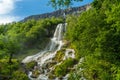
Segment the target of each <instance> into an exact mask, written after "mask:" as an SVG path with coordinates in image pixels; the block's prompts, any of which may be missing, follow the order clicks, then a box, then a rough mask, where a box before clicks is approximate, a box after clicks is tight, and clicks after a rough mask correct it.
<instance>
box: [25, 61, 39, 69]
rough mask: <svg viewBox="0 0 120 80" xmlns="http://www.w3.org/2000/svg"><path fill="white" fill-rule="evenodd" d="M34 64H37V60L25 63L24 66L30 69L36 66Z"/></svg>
mask: <svg viewBox="0 0 120 80" xmlns="http://www.w3.org/2000/svg"><path fill="white" fill-rule="evenodd" d="M36 65H37V62H35V61H32V62H29V63H26V68H27V69H29V70H31V69H33V68H34V66H36Z"/></svg>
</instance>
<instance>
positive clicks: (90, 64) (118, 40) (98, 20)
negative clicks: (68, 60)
mask: <svg viewBox="0 0 120 80" xmlns="http://www.w3.org/2000/svg"><path fill="white" fill-rule="evenodd" d="M119 10H120V1H119V0H113V1H111V0H94V2H93V3H92V8H91V9H90V10H88V11H86V12H83V13H82V14H81V15H80V16H79V17H74V16H69V17H68V19H67V23H68V31H67V35H66V39H67V40H70V41H71V47H73V48H74V49H75V50H76V56H77V57H76V58H77V60H79V59H80V58H81V57H84V62H83V63H82V64H79V65H78V69H77V68H76V69H77V70H76V71H74V72H72V73H71V77H70V79H71V80H73V78H74V80H75V78H76V79H80V78H81V76H84V77H85V78H87V79H88V80H120V18H119V16H120V11H119ZM80 68H82V69H83V70H82V71H80V70H79V69H80ZM73 74H75V75H76V76H77V77H75V76H74V75H73Z"/></svg>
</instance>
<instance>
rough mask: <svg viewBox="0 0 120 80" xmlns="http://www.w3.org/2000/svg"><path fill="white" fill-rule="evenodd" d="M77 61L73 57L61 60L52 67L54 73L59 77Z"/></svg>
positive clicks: (68, 70)
mask: <svg viewBox="0 0 120 80" xmlns="http://www.w3.org/2000/svg"><path fill="white" fill-rule="evenodd" d="M76 63H77V61H76V60H75V59H72V58H69V59H67V60H65V61H63V62H62V63H61V64H60V65H57V66H56V67H55V69H54V74H55V75H56V76H57V77H59V78H61V77H62V76H65V75H66V74H67V73H68V72H70V71H71V69H72V67H73V66H74V65H75V64H76Z"/></svg>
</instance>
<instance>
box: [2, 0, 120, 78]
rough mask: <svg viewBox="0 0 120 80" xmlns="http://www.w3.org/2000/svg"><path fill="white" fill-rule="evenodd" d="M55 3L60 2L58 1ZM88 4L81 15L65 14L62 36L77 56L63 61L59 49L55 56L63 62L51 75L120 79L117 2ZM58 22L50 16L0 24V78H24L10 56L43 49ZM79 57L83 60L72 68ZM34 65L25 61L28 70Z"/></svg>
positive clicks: (119, 7) (106, 0) (99, 0)
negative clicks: (87, 8)
mask: <svg viewBox="0 0 120 80" xmlns="http://www.w3.org/2000/svg"><path fill="white" fill-rule="evenodd" d="M51 1H53V3H54V2H55V1H56V0H51ZM57 1H60V0H57ZM62 1H64V0H62ZM65 1H68V3H67V5H69V1H70V3H71V1H79V0H65ZM56 5H58V6H62V5H63V4H61V3H58V2H57V4H56V3H55V6H56ZM91 5H92V8H91V9H89V10H88V11H85V12H83V13H82V14H80V16H68V18H67V20H66V21H67V23H68V25H67V32H66V37H65V38H66V40H68V42H70V44H69V47H70V48H74V49H75V51H76V53H75V55H76V59H71V58H70V59H67V60H65V61H62V57H63V54H62V53H63V52H62V51H59V52H58V55H56V57H57V58H54V59H55V60H56V61H57V62H61V61H62V63H61V64H60V65H57V66H56V67H55V69H54V71H53V74H54V76H50V77H52V78H53V77H56V76H57V77H62V76H64V75H66V74H67V73H68V72H70V73H71V75H70V77H69V80H79V79H80V78H82V77H85V78H86V79H87V80H120V18H119V16H120V1H119V0H94V2H93V3H92V4H91ZM53 6H54V5H53ZM60 22H63V20H62V19H58V18H51V19H43V20H39V21H35V20H29V21H26V22H17V23H16V22H15V23H11V24H6V25H0V79H1V78H2V80H15V79H17V80H27V79H28V78H27V75H26V74H25V73H24V72H23V71H24V70H23V69H22V68H21V64H20V62H19V59H13V57H14V58H18V56H19V54H20V55H26V54H27V53H30V52H31V51H32V52H37V51H39V50H40V49H43V48H44V46H45V45H46V44H47V42H48V40H49V38H50V37H51V36H52V35H53V32H54V30H55V27H56V25H57V24H58V23H60ZM30 54H31V53H30ZM81 58H84V61H83V62H80V63H78V65H77V66H76V68H75V69H74V70H72V67H73V65H74V64H76V62H78V61H79V60H80V59H81ZM76 60H77V61H76ZM81 63H82V64H81ZM33 65H35V63H34V62H31V63H29V64H27V67H28V69H31V68H33ZM34 73H35V75H38V74H39V72H37V71H36V72H34Z"/></svg>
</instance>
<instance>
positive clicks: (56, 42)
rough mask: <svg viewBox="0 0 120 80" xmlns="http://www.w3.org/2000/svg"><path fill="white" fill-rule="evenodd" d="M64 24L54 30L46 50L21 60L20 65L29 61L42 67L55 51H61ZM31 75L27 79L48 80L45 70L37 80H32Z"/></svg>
mask: <svg viewBox="0 0 120 80" xmlns="http://www.w3.org/2000/svg"><path fill="white" fill-rule="evenodd" d="M65 27H66V24H58V25H57V27H56V30H55V32H54V35H53V38H51V41H50V44H48V46H47V49H45V50H44V51H41V52H39V53H37V54H35V55H32V56H27V57H26V58H25V59H23V61H22V63H29V62H31V61H36V62H37V63H38V65H39V67H42V66H43V65H44V64H45V63H46V62H47V61H50V60H51V59H52V58H53V57H54V56H55V54H56V52H57V51H59V50H60V49H61V47H62V46H63V45H64V43H63V41H62V39H63V34H64V31H65V29H66V28H65ZM30 75H32V73H31V72H30V73H29V75H28V76H29V78H30V79H31V80H48V76H47V70H45V71H44V73H43V74H40V75H39V77H38V78H37V79H33V78H31V77H30Z"/></svg>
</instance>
